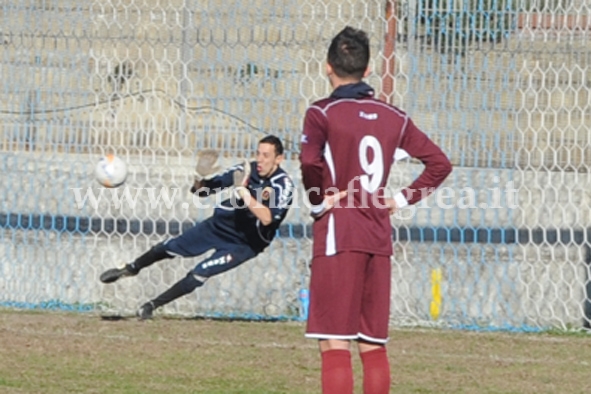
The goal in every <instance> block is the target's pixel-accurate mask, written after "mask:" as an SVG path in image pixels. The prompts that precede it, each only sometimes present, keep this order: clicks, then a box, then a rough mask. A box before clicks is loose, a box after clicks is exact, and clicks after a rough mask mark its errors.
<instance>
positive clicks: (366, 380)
mask: <svg viewBox="0 0 591 394" xmlns="http://www.w3.org/2000/svg"><path fill="white" fill-rule="evenodd" d="M361 361H362V363H363V392H364V393H375V394H388V393H389V392H390V363H389V362H388V355H387V353H386V348H385V347H380V348H378V349H375V350H370V351H369V352H363V353H361Z"/></svg>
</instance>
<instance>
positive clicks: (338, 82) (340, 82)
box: [330, 76, 361, 90]
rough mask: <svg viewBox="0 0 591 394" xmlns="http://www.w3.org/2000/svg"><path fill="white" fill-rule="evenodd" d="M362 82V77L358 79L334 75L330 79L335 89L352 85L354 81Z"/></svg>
mask: <svg viewBox="0 0 591 394" xmlns="http://www.w3.org/2000/svg"><path fill="white" fill-rule="evenodd" d="M359 82H361V79H357V78H339V77H337V76H333V77H332V78H331V79H330V84H331V86H332V90H335V89H337V88H339V87H341V86H344V85H351V84H354V83H359Z"/></svg>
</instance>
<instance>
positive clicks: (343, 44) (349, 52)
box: [327, 26, 369, 79]
mask: <svg viewBox="0 0 591 394" xmlns="http://www.w3.org/2000/svg"><path fill="white" fill-rule="evenodd" d="M327 61H328V64H330V66H331V67H332V69H333V71H334V73H335V74H336V75H337V76H339V77H340V78H347V77H353V78H356V79H362V78H363V74H364V73H365V70H367V66H368V64H369V38H368V37H367V34H366V33H365V32H364V31H363V30H360V29H354V28H352V27H350V26H347V27H345V28H344V29H343V30H341V31H340V32H339V34H337V35H336V36H335V37H334V38H333V39H332V42H331V43H330V46H329V47H328V57H327Z"/></svg>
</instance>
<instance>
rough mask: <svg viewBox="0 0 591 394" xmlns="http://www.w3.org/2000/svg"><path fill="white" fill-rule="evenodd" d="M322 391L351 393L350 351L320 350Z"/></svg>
mask: <svg viewBox="0 0 591 394" xmlns="http://www.w3.org/2000/svg"><path fill="white" fill-rule="evenodd" d="M321 380H322V392H323V393H324V394H353V367H352V364H351V352H349V351H348V350H344V349H343V350H341V349H333V350H326V351H324V352H322V379H321Z"/></svg>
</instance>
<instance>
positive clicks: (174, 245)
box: [100, 135, 294, 320]
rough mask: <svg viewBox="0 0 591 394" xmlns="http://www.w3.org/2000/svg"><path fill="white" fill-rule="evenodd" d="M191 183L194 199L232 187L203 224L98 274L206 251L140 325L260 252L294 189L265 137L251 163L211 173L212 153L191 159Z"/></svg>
mask: <svg viewBox="0 0 591 394" xmlns="http://www.w3.org/2000/svg"><path fill="white" fill-rule="evenodd" d="M197 156H198V157H197V167H196V170H195V180H194V184H193V186H192V187H191V192H192V193H194V194H197V195H198V196H200V197H205V196H209V195H211V194H212V193H215V192H218V191H220V190H222V189H226V188H232V194H231V197H230V198H228V199H226V200H224V201H222V203H221V204H220V205H219V206H217V207H216V208H215V210H214V213H213V215H212V216H211V217H209V218H208V219H206V220H204V221H202V222H199V223H197V224H195V226H193V227H191V228H190V229H188V230H187V231H185V232H183V233H182V234H181V235H179V236H177V237H175V238H171V239H168V240H166V241H164V242H161V243H159V244H157V245H155V246H153V247H152V248H151V249H149V250H148V251H147V252H145V253H144V254H142V255H141V256H139V257H138V258H137V259H135V260H134V261H133V262H131V263H129V264H126V265H124V266H123V267H121V268H112V269H109V270H107V271H105V272H103V273H102V274H101V276H100V280H101V282H103V283H112V282H115V281H117V280H118V279H120V278H123V277H128V276H135V275H137V274H138V273H139V272H140V271H141V270H142V269H144V268H146V267H148V266H150V265H152V264H154V263H155V262H157V261H160V260H164V259H171V258H173V257H176V256H181V257H196V256H199V255H201V254H203V253H205V252H207V251H209V250H211V249H214V253H213V254H212V255H211V256H210V257H209V258H207V259H205V260H203V261H201V262H200V263H199V264H197V265H196V266H195V268H194V269H193V270H191V271H190V272H188V273H187V275H186V276H185V277H184V278H183V279H181V280H180V281H178V282H177V283H175V284H174V285H172V287H170V288H169V289H168V290H166V291H165V292H164V293H162V294H160V295H159V296H158V297H156V298H154V299H152V300H150V301H148V302H146V303H145V304H143V305H142V306H141V307H140V308H139V310H138V317H139V318H140V319H141V320H145V319H150V318H152V316H153V312H154V310H155V309H156V308H159V307H161V306H162V305H165V304H168V303H169V302H171V301H173V300H175V299H177V298H179V297H182V296H184V295H186V294H189V293H191V292H192V291H193V290H195V289H196V288H197V287H200V286H203V284H204V283H205V282H206V281H207V280H208V279H209V278H211V277H212V276H215V275H218V274H221V273H222V272H226V271H228V270H230V269H232V268H236V267H238V266H239V265H240V264H242V263H244V262H246V261H247V260H250V259H252V258H253V257H255V256H257V255H258V254H259V253H261V252H262V251H263V250H264V249H265V248H266V247H267V246H269V244H270V243H271V241H272V240H273V238H274V236H275V233H276V230H277V228H278V227H279V225H280V224H281V222H282V221H283V219H285V216H286V215H287V212H288V210H289V207H290V206H291V204H292V201H293V191H294V185H293V182H292V180H291V178H290V177H289V175H288V174H287V173H286V172H285V171H284V170H283V169H282V168H281V167H280V164H281V162H282V161H283V159H284V156H283V144H282V143H281V140H280V139H279V138H277V137H275V136H272V135H269V136H266V137H264V138H262V139H261V140H260V141H259V144H258V147H257V153H256V161H252V162H248V161H244V163H242V164H239V165H235V166H233V167H230V168H229V169H227V170H226V171H225V172H223V173H221V174H217V172H218V170H219V167H216V163H217V160H218V152H217V151H215V150H205V151H201V152H199V153H198V155H197Z"/></svg>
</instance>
